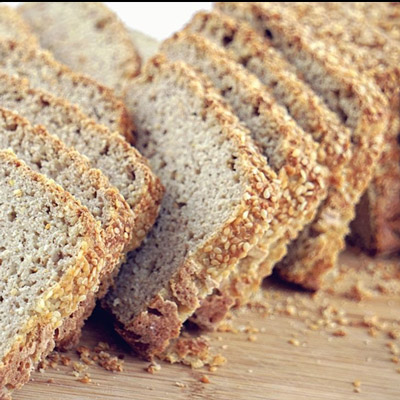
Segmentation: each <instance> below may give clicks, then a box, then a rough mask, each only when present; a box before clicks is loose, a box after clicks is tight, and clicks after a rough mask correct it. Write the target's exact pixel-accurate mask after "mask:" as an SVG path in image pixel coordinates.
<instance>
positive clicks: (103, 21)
mask: <svg viewBox="0 0 400 400" xmlns="http://www.w3.org/2000/svg"><path fill="white" fill-rule="evenodd" d="M18 11H19V13H20V14H21V15H22V16H23V18H24V19H25V21H26V22H27V23H28V24H29V25H30V27H31V29H32V31H33V32H34V33H35V34H36V35H37V36H38V38H39V40H40V44H41V46H42V47H43V48H45V49H47V50H49V51H51V53H52V54H53V55H54V57H55V58H56V60H58V61H60V62H62V63H64V64H65V65H68V66H69V67H70V68H71V69H73V70H74V71H79V72H82V73H84V74H87V75H89V76H91V77H92V78H94V79H96V80H97V81H98V82H99V83H101V84H103V85H105V86H108V87H109V88H111V89H113V90H115V92H116V93H117V94H118V95H122V96H123V95H124V93H125V90H126V88H127V85H129V83H130V82H131V80H132V79H133V78H134V77H135V76H136V75H138V74H139V72H140V58H139V55H138V53H137V51H136V49H135V47H134V46H133V44H132V42H131V41H130V39H129V34H128V31H127V29H126V28H125V26H124V24H123V23H122V22H121V21H120V20H119V18H118V17H117V16H116V15H115V14H114V13H113V12H112V11H111V10H110V9H109V8H107V7H106V6H105V5H103V4H101V3H96V2H79V3H73V2H37V3H36V2H32V3H24V4H23V5H21V6H20V7H19V8H18ZM44 21H45V22H44Z"/></svg>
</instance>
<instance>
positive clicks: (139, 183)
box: [0, 73, 163, 251]
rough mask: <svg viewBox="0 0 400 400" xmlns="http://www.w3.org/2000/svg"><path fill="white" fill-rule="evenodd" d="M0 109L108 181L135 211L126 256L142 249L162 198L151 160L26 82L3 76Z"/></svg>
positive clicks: (58, 100) (78, 112)
mask: <svg viewBox="0 0 400 400" xmlns="http://www.w3.org/2000/svg"><path fill="white" fill-rule="evenodd" d="M0 104H2V105H3V106H4V107H7V108H9V109H12V110H15V111H16V112H18V113H19V114H20V115H22V116H23V117H25V118H26V119H28V120H29V121H30V123H31V124H33V125H42V126H44V127H45V128H46V130H47V131H48V132H50V133H51V134H53V135H56V136H58V137H59V138H60V139H61V140H62V141H63V142H64V143H65V144H66V145H67V146H70V147H73V148H75V149H76V150H77V151H79V152H80V153H81V154H83V155H85V156H86V157H88V159H89V160H90V163H91V165H92V166H93V167H94V168H98V169H99V170H101V171H102V173H103V174H104V175H105V176H107V177H108V179H109V180H110V182H111V184H112V185H113V186H115V187H116V188H117V189H118V190H119V192H120V193H121V194H122V196H123V197H124V199H125V200H126V202H127V203H128V205H129V207H130V213H131V222H132V223H131V224H129V225H130V226H134V229H131V230H130V231H129V226H128V227H127V228H126V230H125V233H124V235H126V236H128V235H129V241H128V243H127V246H126V248H125V251H129V250H132V249H134V248H136V247H138V246H139V244H140V243H141V241H142V240H143V239H144V237H145V236H146V234H147V232H148V230H149V229H150V227H151V226H152V225H153V223H154V221H155V219H156V216H157V214H158V209H159V205H160V202H161V197H162V194H163V188H162V185H161V183H160V180H159V179H158V178H157V177H156V176H155V175H154V174H153V173H152V171H151V169H150V167H149V165H148V163H147V160H146V159H145V158H144V157H143V156H142V155H140V154H139V152H138V151H137V150H136V149H135V148H133V147H132V146H130V145H129V144H128V143H126V141H125V140H124V139H123V138H122V137H121V136H120V135H119V134H117V133H111V132H110V131H109V130H108V129H107V128H106V127H104V126H100V125H98V124H96V123H95V122H94V121H93V120H91V119H89V118H87V117H86V116H85V115H84V114H83V113H82V112H81V111H80V110H79V109H78V108H77V107H74V106H72V105H71V104H69V103H68V102H67V101H65V100H63V99H59V98H56V97H54V96H52V95H50V94H48V93H45V92H43V91H41V90H37V89H32V88H31V87H30V86H29V84H28V82H26V81H25V80H23V79H19V78H16V77H10V76H7V75H6V74H1V73H0ZM120 234H122V231H121V232H120Z"/></svg>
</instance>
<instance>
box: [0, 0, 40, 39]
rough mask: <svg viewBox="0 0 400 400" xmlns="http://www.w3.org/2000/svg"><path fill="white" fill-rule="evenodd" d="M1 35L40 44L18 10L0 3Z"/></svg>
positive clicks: (5, 37) (4, 37)
mask: <svg viewBox="0 0 400 400" xmlns="http://www.w3.org/2000/svg"><path fill="white" fill-rule="evenodd" d="M0 37H1V38H3V39H15V40H19V41H21V42H29V43H31V44H32V45H36V46H38V45H39V44H38V40H37V38H36V36H35V35H33V34H32V32H31V30H30V28H29V25H28V24H27V23H26V22H25V21H24V20H23V18H22V17H21V16H20V15H19V14H18V12H17V11H16V10H15V9H13V8H11V7H8V6H5V5H0Z"/></svg>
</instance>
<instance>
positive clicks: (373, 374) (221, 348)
mask: <svg viewBox="0 0 400 400" xmlns="http://www.w3.org/2000/svg"><path fill="white" fill-rule="evenodd" d="M343 262H346V263H347V264H353V266H352V268H353V267H354V268H357V267H359V268H360V269H363V268H364V267H365V265H367V264H368V265H369V266H370V268H371V263H373V262H374V261H372V260H369V259H368V258H367V257H365V256H362V257H360V256H358V255H350V256H349V255H346V256H345V259H344V261H343V258H342V263H343ZM380 267H382V263H380ZM264 295H267V296H270V298H271V304H272V303H273V304H274V306H273V308H274V310H268V309H265V308H263V307H261V311H260V309H258V310H253V311H252V310H249V309H244V310H241V311H240V312H239V313H238V314H237V315H235V316H234V318H233V321H232V325H233V326H234V327H236V329H237V330H238V332H237V333H234V332H216V333H213V334H210V335H209V337H210V342H211V346H212V348H213V350H215V351H217V352H220V353H221V354H222V355H224V356H225V357H226V358H227V363H226V365H224V366H222V367H220V368H218V370H217V371H215V372H210V371H208V369H207V368H203V369H200V370H192V369H191V368H189V367H187V366H183V365H170V364H167V363H160V364H161V370H160V371H158V372H156V373H154V374H150V373H149V372H147V371H146V370H145V369H146V367H147V366H148V365H149V363H148V362H144V361H140V360H138V359H137V358H135V357H134V356H133V355H129V350H128V349H127V348H126V347H125V346H124V344H123V343H122V342H120V341H119V339H118V338H117V337H116V335H115V334H114V333H113V331H112V329H111V328H110V326H109V322H107V320H106V319H104V316H102V314H101V313H100V312H97V313H95V315H94V317H92V318H91V320H90V321H89V323H88V324H87V326H86V327H85V330H84V333H83V339H82V344H85V345H87V346H89V347H93V346H95V345H96V344H97V343H98V342H99V341H106V342H109V343H116V344H117V350H116V352H114V354H119V353H124V354H126V356H125V361H124V371H123V372H120V373H112V372H109V371H106V370H104V369H102V368H100V367H98V366H90V367H89V369H88V372H89V374H90V376H91V379H92V382H91V383H88V384H84V383H81V382H78V381H77V380H76V377H74V376H73V375H72V368H71V366H69V367H66V366H60V367H58V368H57V369H48V370H46V371H45V372H44V373H40V372H35V373H34V374H33V376H32V381H31V382H30V383H29V384H27V385H26V386H25V387H24V388H23V389H22V390H20V391H18V392H16V393H15V395H14V399H15V400H28V399H29V400H31V399H42V400H47V399H49V400H61V399H62V400H73V399H74V400H78V399H79V400H85V399H135V400H136V399H138V400H141V399H150V398H151V399H218V400H219V399H221V400H222V399H224V400H225V399H245V400H249V399H265V400H267V399H268V400H278V399H279V400H292V399H293V400H302V399H304V400H305V399H307V400H311V399H318V400H319V399H330V400H336V399H337V400H339V399H350V400H351V399H371V400H386V399H387V400H389V399H393V400H395V399H396V400H398V399H400V373H399V372H397V371H396V370H397V369H399V371H400V364H396V363H395V362H393V361H391V358H392V357H394V355H393V354H391V353H390V351H389V348H388V347H387V344H388V343H389V342H390V343H392V344H394V345H395V346H398V347H399V348H400V338H397V339H393V338H390V337H389V336H388V334H387V332H386V333H385V332H382V331H380V330H379V329H377V330H376V332H371V329H370V328H368V327H366V326H361V327H357V326H354V327H349V326H346V327H344V328H343V329H342V327H341V326H338V327H335V326H330V327H328V328H321V329H319V328H318V329H316V330H313V329H315V327H314V328H313V329H309V328H308V327H307V325H310V324H311V325H312V324H313V323H310V320H313V321H314V322H315V321H317V322H318V315H315V313H317V314H318V312H320V313H321V316H322V314H323V312H325V311H323V310H326V309H328V307H331V309H332V308H333V310H336V311H337V310H339V314H343V315H344V316H345V318H346V319H349V320H351V321H362V320H365V319H366V318H367V319H368V318H369V317H372V320H373V321H374V320H375V319H374V318H373V316H374V315H376V316H379V321H380V322H382V323H383V325H384V326H385V327H386V331H387V330H388V329H389V330H390V328H391V327H392V328H394V329H395V328H396V329H397V328H398V327H399V322H400V296H393V294H392V295H390V296H377V297H374V296H372V298H370V299H367V300H363V301H361V302H357V301H354V300H349V299H345V298H343V297H342V296H340V295H338V294H336V295H329V296H328V295H325V294H322V295H319V300H318V302H317V303H318V304H317V303H316V304H315V310H311V309H313V308H314V305H313V304H314V302H315V301H314V300H312V299H311V296H310V294H309V293H301V292H299V291H298V290H297V289H293V288H288V287H280V286H277V285H276V284H275V283H267V287H266V288H264ZM325 298H326V304H328V303H329V306H326V304H324V302H325ZM303 303H304V304H303ZM288 304H289V305H291V308H290V307H289V308H288ZM321 304H323V305H322V306H321ZM307 309H309V313H311V314H310V315H311V317H310V315H308V314H307V312H306V311H307ZM331 309H330V310H331ZM277 310H280V311H279V312H278V311H277ZM293 310H295V312H293ZM290 314H292V315H290ZM303 314H304V315H303ZM307 315H308V316H307ZM311 322H312V321H311ZM364 325H365V324H364ZM249 327H251V329H249ZM340 329H342V330H344V333H345V334H346V336H336V335H337V331H338V330H340ZM371 333H373V334H374V336H371ZM375 334H376V335H375ZM68 356H70V357H71V358H73V359H76V360H77V359H78V358H77V356H76V355H75V354H74V352H70V353H69V354H68ZM399 357H400V356H399ZM394 361H396V359H394ZM204 374H206V375H207V376H208V378H209V381H210V382H209V383H203V382H201V378H202V377H203V375H204ZM49 380H52V383H48V381H49ZM355 381H359V382H360V383H361V386H360V393H356V392H355V391H354V390H355V387H354V384H353V382H355ZM182 386H183V387H182Z"/></svg>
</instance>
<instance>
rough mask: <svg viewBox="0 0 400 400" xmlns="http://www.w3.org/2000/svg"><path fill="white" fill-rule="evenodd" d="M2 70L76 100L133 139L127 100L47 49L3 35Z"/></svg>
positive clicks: (0, 42) (0, 44) (97, 118)
mask: <svg viewBox="0 0 400 400" xmlns="http://www.w3.org/2000/svg"><path fill="white" fill-rule="evenodd" d="M0 70H2V71H3V72H5V73H8V74H10V75H16V76H19V77H21V78H27V79H28V80H29V82H30V85H31V86H32V87H34V88H38V89H42V90H46V91H48V92H50V93H52V94H54V95H55V96H57V97H62V98H65V99H67V100H68V101H69V102H70V103H72V104H77V105H78V106H79V107H81V109H82V110H83V112H84V113H85V114H87V115H88V116H89V117H91V118H93V120H95V121H96V122H98V123H99V124H103V125H105V126H107V127H108V128H109V129H110V130H111V131H113V132H114V131H115V132H119V133H120V134H121V135H123V136H124V137H125V138H126V139H127V140H128V141H133V133H132V131H133V126H132V121H131V119H130V117H129V115H128V112H127V110H126V108H125V106H124V104H123V103H122V102H121V101H120V100H119V99H117V98H116V97H115V95H114V94H113V92H112V91H111V90H109V89H107V88H105V87H103V86H101V85H99V84H98V83H96V82H95V81H93V80H91V79H90V78H88V77H86V76H85V75H80V74H76V73H73V72H72V71H71V70H70V69H69V68H68V67H66V66H64V65H62V64H60V63H58V62H57V61H55V60H54V58H53V56H52V55H51V54H50V53H48V52H47V51H44V50H41V49H39V48H37V47H35V46H32V45H29V44H27V43H22V42H17V41H13V40H1V38H0Z"/></svg>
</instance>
